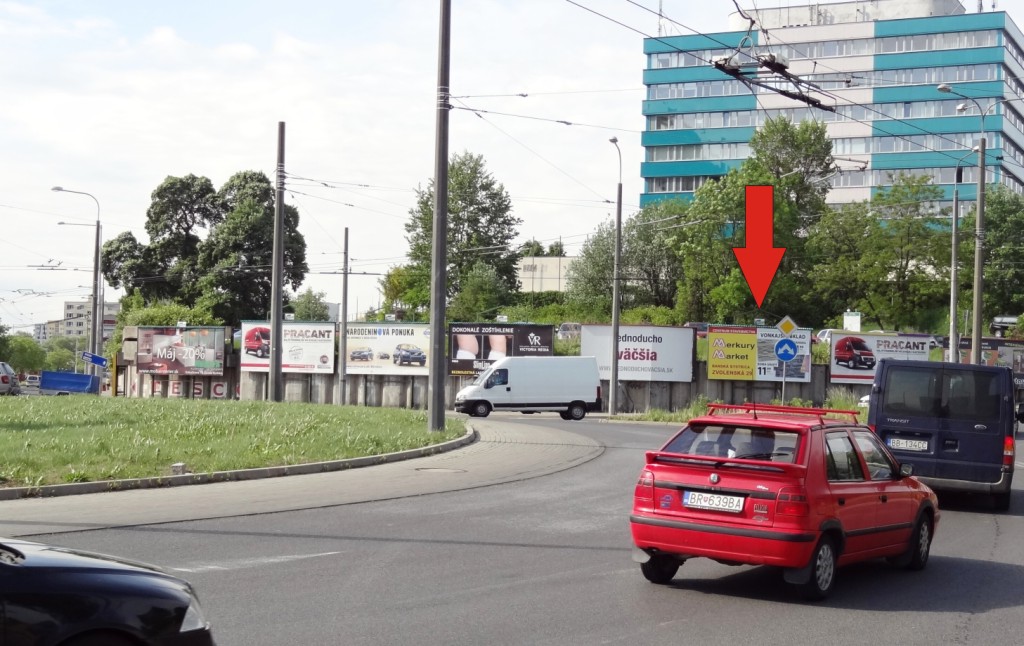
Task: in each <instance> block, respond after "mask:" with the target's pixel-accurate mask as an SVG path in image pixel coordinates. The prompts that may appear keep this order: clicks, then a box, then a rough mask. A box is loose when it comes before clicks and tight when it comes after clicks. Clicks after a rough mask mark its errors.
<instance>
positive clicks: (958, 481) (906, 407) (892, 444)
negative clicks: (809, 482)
mask: <svg viewBox="0 0 1024 646" xmlns="http://www.w3.org/2000/svg"><path fill="white" fill-rule="evenodd" d="M1022 420H1024V406H1022V408H1021V409H1017V410H1015V407H1014V385H1013V372H1012V371H1011V370H1010V368H1006V367H995V366H979V365H970V364H962V363H942V362H938V361H902V360H894V359H882V360H881V361H879V363H878V368H877V370H876V372H875V381H874V385H873V386H872V387H871V397H870V405H869V408H868V424H869V425H870V426H871V428H873V429H874V431H875V433H876V434H877V435H878V436H879V437H880V438H881V439H882V441H883V442H885V445H886V446H887V447H889V450H890V451H892V453H893V455H895V456H896V458H897V459H898V460H899V461H900V462H901V463H903V464H912V465H914V475H915V476H916V477H917V478H918V479H919V480H921V481H922V482H924V483H926V484H927V485H928V486H930V487H931V488H932V489H935V490H937V491H963V492H974V493H984V494H989V495H991V496H992V499H993V501H994V503H995V507H996V508H997V509H1000V510H1006V509H1009V507H1010V481H1011V480H1012V479H1013V461H1014V450H1015V444H1014V441H1015V440H1014V432H1015V431H1016V427H1017V422H1018V421H1022Z"/></svg>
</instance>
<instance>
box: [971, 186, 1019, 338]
mask: <svg viewBox="0 0 1024 646" xmlns="http://www.w3.org/2000/svg"><path fill="white" fill-rule="evenodd" d="M974 221H975V219H974V217H973V216H972V217H971V218H970V220H969V222H968V223H966V224H965V226H964V229H962V231H966V232H969V233H970V234H971V235H970V236H964V235H963V233H961V238H960V239H961V247H960V249H961V254H960V259H961V262H962V264H961V271H960V276H961V278H964V279H965V285H966V286H968V287H971V286H973V284H974V281H973V275H974V272H973V270H972V269H970V268H971V267H973V266H974V244H973V241H974V238H973V232H974ZM965 238H966V240H968V241H969V244H966V245H965V244H962V243H963V241H964V240H965ZM984 279H985V282H984V292H983V293H984V296H985V297H984V299H982V300H983V303H984V318H983V319H982V320H983V322H984V326H983V327H985V328H986V329H987V325H988V321H990V320H991V319H992V317H993V316H1019V315H1021V314H1022V313H1024V289H1021V285H1024V197H1021V196H1020V195H1017V194H1016V193H1014V192H1012V191H1010V190H1009V189H1007V188H1006V187H1005V186H1002V185H999V186H995V187H992V188H990V189H989V192H988V193H986V197H985V274H984ZM967 293H969V292H967ZM965 302H969V301H965Z"/></svg>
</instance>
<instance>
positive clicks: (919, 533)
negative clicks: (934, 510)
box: [907, 515, 932, 570]
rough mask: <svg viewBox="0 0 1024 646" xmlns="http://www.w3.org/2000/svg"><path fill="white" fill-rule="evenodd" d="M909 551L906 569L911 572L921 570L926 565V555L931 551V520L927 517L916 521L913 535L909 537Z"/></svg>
mask: <svg viewBox="0 0 1024 646" xmlns="http://www.w3.org/2000/svg"><path fill="white" fill-rule="evenodd" d="M908 548H909V549H910V550H911V554H910V563H908V564H907V568H909V569H911V570H923V569H924V566H926V565H928V555H929V554H931V550H932V519H931V518H929V517H928V516H926V515H925V516H921V520H919V521H917V527H915V528H914V533H913V534H911V535H910V545H909V546H908Z"/></svg>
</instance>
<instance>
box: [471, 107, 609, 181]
mask: <svg viewBox="0 0 1024 646" xmlns="http://www.w3.org/2000/svg"><path fill="white" fill-rule="evenodd" d="M460 103H461V101H460ZM476 116H477V118H479V119H481V120H482V121H483V122H484V123H486V124H488V125H490V126H491V127H492V128H494V129H495V130H497V131H498V132H500V133H502V134H503V135H505V136H506V137H508V138H509V139H511V140H512V141H514V142H516V143H517V144H519V145H520V146H522V147H523V148H524V149H526V150H527V151H529V152H530V153H532V154H533V155H535V156H536V157H537V158H538V159H540V160H542V161H544V163H546V164H548V165H549V166H551V167H552V168H554V169H555V170H557V171H558V172H560V173H562V174H563V175H565V176H566V177H568V178H569V179H571V180H572V181H574V182H576V183H577V184H579V185H580V186H582V187H583V188H585V189H587V190H588V191H590V192H591V193H593V194H594V195H597V196H598V197H600V198H602V199H604V196H602V195H601V194H600V193H598V192H597V191H595V190H594V189H593V188H591V187H589V186H587V185H586V184H584V183H583V182H581V181H580V180H578V179H576V178H575V177H573V176H572V175H570V174H569V173H567V172H566V171H564V170H563V169H561V168H560V167H558V166H557V165H556V164H554V163H553V162H551V161H550V160H548V159H547V158H545V157H544V156H543V155H541V154H540V153H538V152H537V151H536V150H533V149H532V148H530V147H529V146H527V145H526V144H524V143H523V142H521V141H519V140H518V139H516V138H515V137H513V136H512V135H510V134H509V133H507V132H505V131H504V130H502V129H501V128H499V127H498V126H497V125H496V124H494V123H493V122H491V121H489V120H488V119H486V118H484V116H483V115H481V114H479V113H476ZM569 125H571V124H569Z"/></svg>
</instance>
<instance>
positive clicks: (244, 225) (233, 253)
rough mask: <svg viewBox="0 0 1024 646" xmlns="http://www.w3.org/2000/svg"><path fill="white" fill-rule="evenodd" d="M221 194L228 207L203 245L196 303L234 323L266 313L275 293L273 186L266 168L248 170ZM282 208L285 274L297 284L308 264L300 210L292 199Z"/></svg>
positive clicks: (289, 282)
mask: <svg viewBox="0 0 1024 646" xmlns="http://www.w3.org/2000/svg"><path fill="white" fill-rule="evenodd" d="M219 197H220V199H221V200H222V201H223V203H224V205H225V206H226V207H227V208H228V209H229V211H228V213H227V215H226V216H225V218H224V220H223V222H221V223H220V224H218V225H217V226H215V227H214V229H213V231H211V232H210V235H209V236H208V237H207V238H206V240H204V241H203V243H202V244H201V245H200V248H199V258H198V267H199V271H200V272H201V278H200V279H199V290H200V293H201V296H200V297H199V298H198V299H197V300H196V302H195V304H196V305H197V306H199V307H200V308H202V309H204V310H209V311H210V312H211V313H212V314H213V316H215V317H216V318H219V319H221V320H223V321H226V322H227V323H228V324H230V325H237V324H238V323H240V322H241V321H244V320H253V319H266V318H267V315H268V314H269V313H270V305H271V293H272V272H271V268H272V266H273V248H274V219H275V216H274V190H273V187H272V186H271V184H270V180H269V179H267V177H266V175H264V174H263V173H259V172H254V171H246V172H242V173H237V174H236V175H234V176H233V177H232V178H231V179H229V180H228V181H227V183H225V184H224V186H223V187H222V188H221V190H220V193H219ZM283 212H284V249H283V250H284V276H283V277H284V284H285V285H286V286H290V287H291V288H292V289H293V290H294V289H298V287H299V285H300V284H302V281H303V279H304V277H305V275H306V272H307V271H308V269H309V268H308V266H307V264H306V241H305V239H304V238H303V236H302V234H301V233H299V212H298V211H297V210H296V209H295V207H293V206H289V205H285V206H284V209H283Z"/></svg>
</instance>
